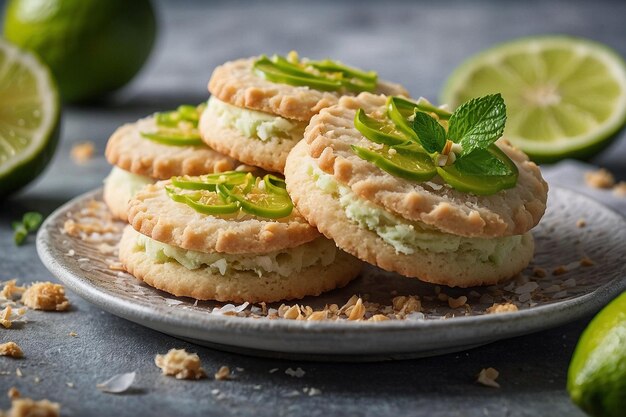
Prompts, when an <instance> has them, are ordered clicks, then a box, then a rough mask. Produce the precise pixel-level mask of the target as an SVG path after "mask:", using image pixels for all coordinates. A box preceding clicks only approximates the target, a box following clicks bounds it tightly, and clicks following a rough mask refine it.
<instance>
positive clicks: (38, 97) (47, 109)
mask: <svg viewBox="0 0 626 417" xmlns="http://www.w3.org/2000/svg"><path fill="white" fill-rule="evenodd" d="M59 114H60V106H59V99H58V95H57V90H56V86H55V83H54V81H53V79H52V77H51V75H50V71H49V70H48V68H47V67H46V66H45V65H44V64H43V63H42V62H41V61H40V60H39V59H38V58H36V57H35V56H34V55H32V54H30V53H28V52H24V51H22V50H20V49H18V48H17V47H15V46H13V45H11V44H9V43H7V42H6V41H3V40H0V196H2V195H6V194H9V193H10V192H13V191H15V190H17V189H18V188H21V187H23V186H24V185H26V184H27V183H29V182H30V181H31V180H33V179H34V178H35V177H36V176H37V175H39V173H41V171H42V170H43V169H44V168H45V166H46V165H47V163H48V162H49V161H50V159H51V158H52V154H53V153H54V150H55V148H56V144H57V141H58V129H57V127H58V124H59Z"/></svg>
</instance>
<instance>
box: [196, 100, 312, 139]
mask: <svg viewBox="0 0 626 417" xmlns="http://www.w3.org/2000/svg"><path fill="white" fill-rule="evenodd" d="M207 111H209V112H211V114H212V115H213V116H214V117H216V118H217V119H219V123H220V125H221V126H222V127H226V128H229V129H234V130H236V131H238V132H239V133H240V134H241V135H243V136H245V137H247V138H251V139H259V140H262V141H268V140H270V139H272V138H278V139H288V140H292V139H293V140H300V139H302V137H303V136H304V129H305V128H306V123H303V122H300V121H296V120H288V119H285V118H283V117H280V116H274V115H272V114H269V113H263V112H260V111H256V110H249V109H244V108H241V107H237V106H233V105H230V104H228V103H224V102H223V101H221V100H219V99H217V98H215V97H211V98H210V99H209V103H208V107H207Z"/></svg>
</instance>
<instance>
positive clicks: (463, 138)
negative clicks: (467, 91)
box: [448, 93, 506, 155]
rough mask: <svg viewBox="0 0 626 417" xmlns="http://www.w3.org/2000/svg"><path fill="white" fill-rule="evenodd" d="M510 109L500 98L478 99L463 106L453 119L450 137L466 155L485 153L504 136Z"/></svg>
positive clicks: (494, 96)
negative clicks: (479, 150) (476, 152)
mask: <svg viewBox="0 0 626 417" xmlns="http://www.w3.org/2000/svg"><path fill="white" fill-rule="evenodd" d="M505 123H506V105H505V104H504V99H503V98H502V96H501V95H500V94H499V93H498V94H492V95H488V96H485V97H480V98H475V99H472V100H470V101H468V102H466V103H463V104H462V105H461V106H460V107H459V108H458V109H456V111H455V112H454V113H453V114H452V116H451V117H450V122H449V128H448V136H449V138H450V139H452V141H454V142H456V143H460V144H461V146H462V147H463V153H462V154H463V155H467V154H470V153H472V151H474V150H476V149H485V148H487V147H488V146H489V145H491V144H492V143H493V142H495V141H496V140H498V138H500V137H501V136H502V132H504V124H505Z"/></svg>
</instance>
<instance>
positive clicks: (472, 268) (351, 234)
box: [286, 141, 534, 287]
mask: <svg viewBox="0 0 626 417" xmlns="http://www.w3.org/2000/svg"><path fill="white" fill-rule="evenodd" d="M315 164H316V161H315V160H314V159H313V158H312V157H311V156H309V155H308V153H307V144H306V143H305V142H304V141H303V142H300V143H299V144H298V145H296V147H295V148H294V149H293V150H292V151H291V153H290V155H289V158H288V159H287V167H286V175H287V181H288V182H287V188H288V190H289V192H290V194H291V196H292V199H293V201H294V203H295V205H296V207H298V210H299V211H300V212H301V213H302V215H303V216H304V217H306V218H307V219H308V220H309V221H310V222H311V224H312V225H314V226H316V227H317V228H318V230H319V231H320V232H322V233H323V234H324V235H325V236H326V237H328V238H330V239H333V240H334V241H335V243H336V244H337V246H339V248H341V249H343V250H345V251H346V252H348V253H351V254H352V255H354V256H356V257H357V258H359V259H361V260H363V261H365V262H368V263H370V264H372V265H376V266H378V267H380V268H383V269H385V270H388V271H393V272H397V273H399V274H401V275H404V276H408V277H414V278H419V279H420V280H422V281H426V282H432V283H436V284H442V285H447V286H450V287H471V286H476V285H489V284H495V283H497V282H499V281H502V280H504V279H506V278H510V277H512V276H513V275H515V274H517V273H518V272H520V271H521V270H522V269H524V267H526V265H528V263H529V262H530V261H531V259H532V257H533V250H534V243H533V238H532V236H531V234H530V233H525V234H523V235H521V236H519V237H518V236H516V237H514V238H515V239H518V238H519V242H513V243H515V244H514V245H511V244H509V248H508V250H507V251H505V252H504V253H503V254H501V255H500V258H499V262H498V264H497V265H496V264H494V263H492V262H489V261H488V258H489V256H486V257H485V256H483V257H482V258H486V259H487V261H481V257H480V256H478V255H477V254H476V253H475V251H474V250H472V249H471V248H469V249H468V250H459V249H457V250H451V251H445V252H434V251H430V250H428V249H425V248H413V250H412V252H411V253H402V252H398V251H397V250H396V248H394V246H392V245H390V244H389V243H388V242H386V241H385V240H384V239H383V238H382V237H381V236H379V235H378V234H377V233H376V231H373V230H369V229H368V228H366V227H363V226H361V225H360V224H359V223H358V222H355V221H353V220H352V219H350V218H349V217H348V216H347V215H346V209H345V208H344V207H342V205H341V204H340V200H339V198H338V197H337V195H334V194H333V193H328V192H325V191H323V190H321V189H320V188H319V186H318V184H317V180H316V179H315V177H314V176H313V175H312V174H313V172H314V171H312V169H315V168H312V167H314V166H315ZM346 188H347V187H346ZM381 210H382V209H381ZM407 224H409V225H411V223H407ZM429 232H430V234H441V233H440V232H434V231H429ZM453 239H455V240H456V237H455V238H453ZM472 239H473V240H476V239H480V238H462V237H460V236H459V237H458V248H463V246H464V244H465V245H467V242H468V241H469V240H472ZM500 239H507V238H500ZM509 239H511V238H509ZM484 240H489V239H484ZM501 243H504V244H505V245H506V243H507V242H506V241H505V240H504V241H502V240H501V241H498V240H497V238H496V239H495V241H494V242H493V243H492V244H491V245H489V246H490V247H493V248H494V249H495V250H497V248H498V245H499V244H501ZM454 244H455V243H453V245H454ZM422 246H424V247H427V246H428V242H426V243H424V244H423V245H422Z"/></svg>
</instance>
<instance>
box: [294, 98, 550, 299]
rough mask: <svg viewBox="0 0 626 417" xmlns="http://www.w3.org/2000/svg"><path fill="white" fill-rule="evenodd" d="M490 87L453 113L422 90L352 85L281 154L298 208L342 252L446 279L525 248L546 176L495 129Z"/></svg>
mask: <svg viewBox="0 0 626 417" xmlns="http://www.w3.org/2000/svg"><path fill="white" fill-rule="evenodd" d="M505 122H506V106H505V103H504V101H503V100H502V97H501V96H500V95H499V94H497V95H492V96H487V97H482V98H479V99H474V100H471V101H469V102H467V103H465V104H463V105H462V106H460V107H459V108H458V109H457V110H456V111H455V112H454V113H450V112H448V111H446V110H444V109H442V108H438V107H435V106H433V105H432V104H430V103H429V102H427V101H426V100H424V99H420V100H418V101H410V100H407V99H405V98H402V97H393V96H391V97H385V96H382V95H373V94H369V93H362V94H360V95H359V96H358V97H343V98H342V99H340V101H339V103H338V104H337V105H335V106H332V107H329V108H327V109H324V110H322V111H321V112H320V113H319V114H318V115H317V116H315V117H313V119H312V120H311V124H310V126H309V127H308V128H307V131H306V134H305V138H304V140H303V141H301V142H300V143H298V144H297V145H296V146H295V147H294V149H293V150H292V151H291V153H290V154H289V157H288V158H287V165H286V169H285V175H286V182H287V189H288V190H289V193H290V195H291V196H292V198H293V201H294V203H295V205H296V207H297V208H298V210H299V211H300V213H302V215H303V216H304V217H305V218H306V219H307V220H308V221H309V222H310V223H311V224H312V225H314V226H316V227H317V228H318V229H319V230H320V231H321V232H322V233H323V234H324V235H326V236H327V237H328V238H331V239H333V240H334V241H335V242H336V243H337V245H338V246H339V247H340V248H341V249H343V250H345V251H346V252H348V253H351V254H353V255H355V256H356V257H358V258H360V259H362V260H364V261H366V262H369V263H370V264H373V265H377V266H378V267H380V268H383V269H385V270H388V271H394V272H397V273H399V274H401V275H405V276H407V277H415V278H419V279H420V280H423V281H427V282H431V283H437V284H443V285H448V286H452V287H454V286H458V287H469V286H474V285H486V284H493V283H496V282H498V281H501V280H504V279H506V278H509V277H512V276H514V275H515V274H517V273H518V272H520V271H521V270H522V269H523V268H524V267H526V266H527V265H528V264H529V262H530V261H531V259H532V257H533V249H534V243H533V238H532V235H531V233H530V232H529V231H530V229H532V228H533V227H534V226H535V225H536V224H537V223H538V222H539V220H540V219H541V217H542V215H543V213H544V211H545V207H546V199H547V191H548V187H547V184H546V182H545V181H544V180H543V178H542V176H541V173H540V171H539V168H538V167H537V165H535V164H534V163H533V162H531V161H530V160H529V159H528V157H527V156H526V155H525V154H524V153H523V152H521V151H520V150H518V149H516V148H514V147H513V146H512V145H511V144H510V143H509V142H507V141H506V140H504V139H501V137H502V134H503V131H504V126H505Z"/></svg>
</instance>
